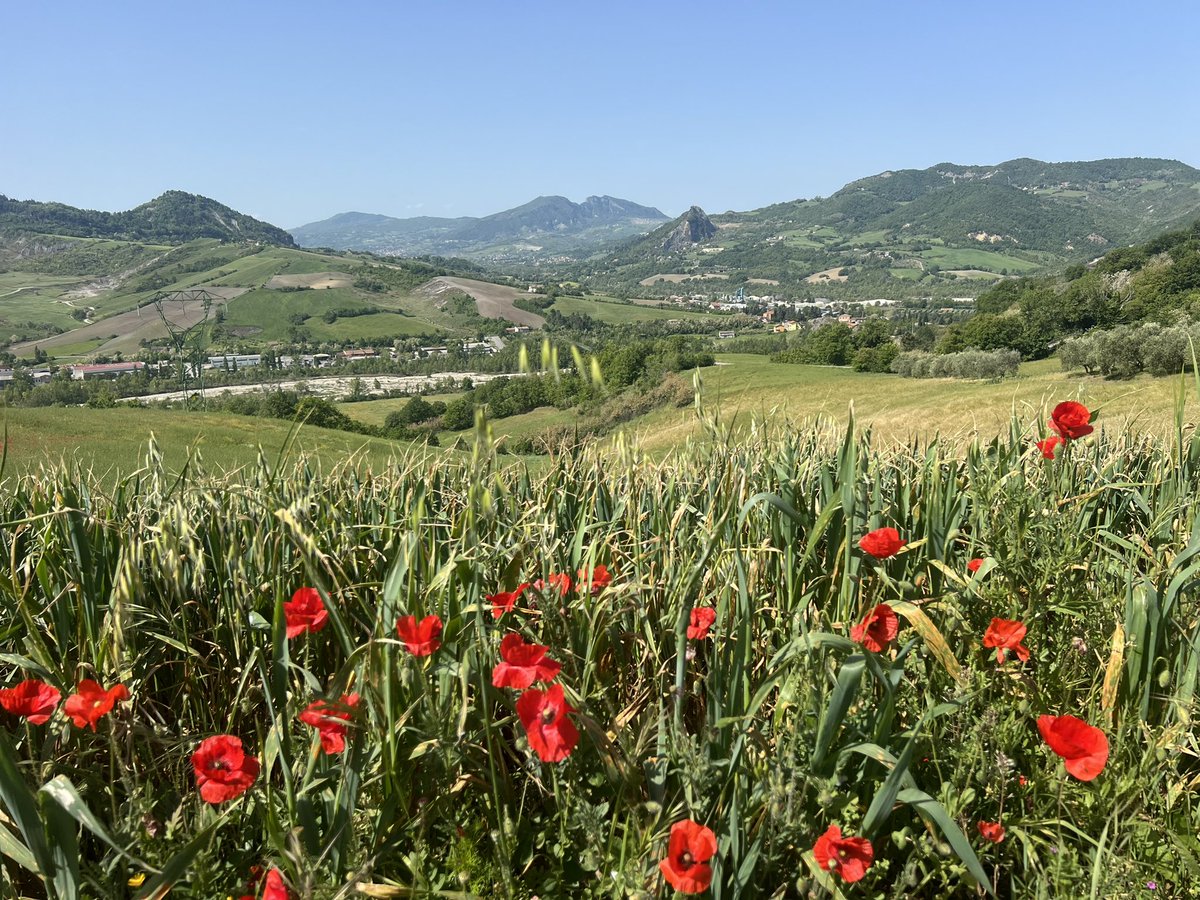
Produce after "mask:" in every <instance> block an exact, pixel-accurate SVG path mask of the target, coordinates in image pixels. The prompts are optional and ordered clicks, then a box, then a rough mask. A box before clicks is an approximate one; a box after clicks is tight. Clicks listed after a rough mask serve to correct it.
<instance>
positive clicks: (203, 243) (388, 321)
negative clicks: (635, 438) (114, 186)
mask: <svg viewBox="0 0 1200 900" xmlns="http://www.w3.org/2000/svg"><path fill="white" fill-rule="evenodd" d="M479 274H481V270H479V269H478V267H476V266H473V265H471V264H469V263H466V262H463V261H457V262H449V261H445V260H443V261H436V260H434V261H420V260H382V259H379V258H377V257H373V256H371V255H370V254H354V253H317V252H312V251H306V250H298V249H294V248H290V247H281V246H277V245H270V244H262V243H259V242H239V243H233V242H227V241H221V240H217V239H214V238H201V239H197V240H194V241H189V242H187V243H185V244H181V245H177V246H167V245H163V244H149V243H143V242H131V241H117V240H109V239H100V238H76V237H64V236H61V235H42V234H32V233H28V232H25V233H21V234H19V235H13V234H11V233H9V234H4V233H0V348H3V347H4V346H7V347H8V348H9V349H10V350H11V351H12V352H15V353H16V354H17V355H29V354H32V353H33V350H34V347H35V346H36V347H37V348H38V349H40V350H41V351H44V352H46V353H48V354H50V355H51V356H53V357H57V358H60V359H62V358H71V357H80V356H86V355H91V354H96V353H103V354H109V355H111V354H113V353H125V354H131V353H136V352H138V350H139V349H140V347H141V346H142V344H143V341H147V340H150V341H153V340H161V339H162V338H164V337H165V336H166V329H165V326H163V325H162V323H161V321H159V319H158V317H157V313H156V311H155V310H153V309H149V310H147V309H144V307H145V306H146V305H147V304H148V303H149V302H150V301H151V300H152V299H153V298H155V297H157V296H161V295H164V294H170V293H172V292H176V291H183V290H189V289H203V290H205V291H207V292H209V293H210V295H211V296H212V297H214V298H216V301H215V302H217V304H218V307H219V309H218V310H217V311H214V313H213V317H214V318H213V326H214V329H213V331H212V333H211V335H210V339H211V340H210V342H211V345H212V346H213V347H214V348H220V347H223V346H226V347H233V346H241V347H261V346H265V345H267V344H269V343H273V342H279V341H285V340H286V341H289V342H293V343H306V342H314V343H315V342H322V341H333V342H345V341H357V340H362V341H368V342H390V341H392V340H394V339H397V338H405V337H413V336H430V337H431V338H433V337H437V336H442V337H450V336H462V337H471V336H474V335H475V334H477V333H478V331H479V329H480V328H481V327H484V324H485V320H484V319H483V318H482V317H481V316H480V315H479V313H478V311H477V309H476V308H475V304H474V302H473V301H471V300H470V298H467V297H466V296H465V295H464V294H461V293H453V292H451V293H442V294H436V295H435V294H431V293H429V292H426V291H423V290H422V286H424V285H425V284H426V283H427V282H429V281H430V280H431V279H433V278H435V277H437V276H439V275H474V276H478V275H479ZM139 309H140V310H141V311H139Z"/></svg>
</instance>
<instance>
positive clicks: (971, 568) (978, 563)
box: [967, 556, 983, 574]
mask: <svg viewBox="0 0 1200 900" xmlns="http://www.w3.org/2000/svg"><path fill="white" fill-rule="evenodd" d="M982 566H983V558H982V557H979V556H977V557H975V558H974V559H973V560H971V561H970V562H969V563H967V571H968V572H970V573H972V574H974V573H976V572H978V571H979V569H980V568H981V567H982Z"/></svg>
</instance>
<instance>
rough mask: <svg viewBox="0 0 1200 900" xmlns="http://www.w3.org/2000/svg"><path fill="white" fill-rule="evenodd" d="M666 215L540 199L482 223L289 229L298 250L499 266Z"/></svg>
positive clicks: (431, 220) (617, 236)
mask: <svg viewBox="0 0 1200 900" xmlns="http://www.w3.org/2000/svg"><path fill="white" fill-rule="evenodd" d="M668 219H669V216H667V215H665V214H664V213H662V212H660V211H659V210H657V209H654V208H653V207H649V206H641V205H640V204H637V203H633V202H631V201H629V200H621V199H619V198H617V197H608V196H604V197H588V198H587V199H586V200H584V201H583V202H582V203H573V202H571V201H570V200H568V199H567V198H566V197H558V196H550V197H537V198H536V199H534V200H531V201H530V202H528V203H526V204H524V205H522V206H518V207H515V208H513V209H506V210H504V211H503V212H498V213H494V214H492V215H490V216H484V217H483V218H474V217H461V218H456V219H445V218H436V217H431V216H418V217H415V218H407V219H398V218H392V217H390V216H383V215H377V214H372V213H361V212H347V213H340V214H339V215H336V216H332V217H331V218H328V219H324V220H322V221H320V222H311V223H309V224H307V225H301V226H300V227H298V228H293V229H291V234H292V236H293V237H294V238H295V239H296V241H297V243H299V244H300V245H301V246H303V247H328V248H331V249H334V250H370V251H372V252H374V253H380V254H389V255H394V256H421V255H427V254H430V255H436V256H463V257H468V258H475V259H481V258H482V259H488V260H491V261H494V262H504V261H507V260H513V259H527V258H531V257H536V256H552V255H554V254H559V253H573V252H578V251H579V250H580V249H581V248H599V247H600V246H602V245H604V244H606V243H611V242H613V241H620V240H622V239H625V238H629V237H632V236H635V235H640V234H645V233H646V232H648V231H650V230H651V229H653V228H654V227H656V226H658V225H660V224H661V223H663V222H666V221H668Z"/></svg>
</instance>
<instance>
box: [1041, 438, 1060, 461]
mask: <svg viewBox="0 0 1200 900" xmlns="http://www.w3.org/2000/svg"><path fill="white" fill-rule="evenodd" d="M1065 443H1066V441H1064V440H1063V439H1062V438H1060V437H1059V436H1058V435H1057V434H1054V435H1051V436H1050V437H1048V438H1046V439H1045V440H1044V441H1038V442H1037V448H1038V449H1039V450H1041V451H1042V459H1054V451H1055V449H1057V447H1058V446H1059V445H1060V444H1065Z"/></svg>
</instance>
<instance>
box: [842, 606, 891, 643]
mask: <svg viewBox="0 0 1200 900" xmlns="http://www.w3.org/2000/svg"><path fill="white" fill-rule="evenodd" d="M899 633H900V620H899V619H898V618H896V613H895V612H893V610H892V608H891V607H890V606H888V605H887V604H886V603H880V604H879V605H878V606H876V607H875V608H874V609H873V610H871V611H870V612H869V613H867V617H866V618H865V619H863V620H862V621H861V622H859V623H858V624H857V625H855V626H854V627H853V628H851V629H850V640H852V641H854V642H856V643H859V644H862V645H863V646H864V647H866V648H867V649H868V650H870V651H872V652H873V653H882V652H883V651H884V650H886V649H887V648H888V644H890V643H891V642H892V641H894V640H895V639H896V635H898V634H899Z"/></svg>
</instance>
